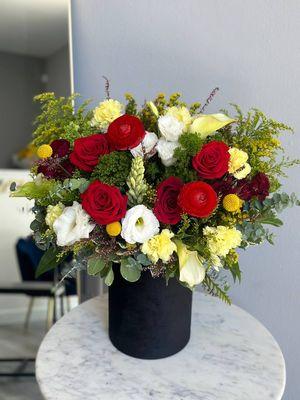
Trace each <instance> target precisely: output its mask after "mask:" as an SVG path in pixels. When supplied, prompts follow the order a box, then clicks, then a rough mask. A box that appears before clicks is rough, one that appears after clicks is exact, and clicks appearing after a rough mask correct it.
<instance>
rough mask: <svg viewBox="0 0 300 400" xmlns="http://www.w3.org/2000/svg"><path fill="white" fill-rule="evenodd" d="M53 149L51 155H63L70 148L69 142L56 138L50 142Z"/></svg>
mask: <svg viewBox="0 0 300 400" xmlns="http://www.w3.org/2000/svg"><path fill="white" fill-rule="evenodd" d="M50 146H51V147H52V150H53V154H52V157H54V156H57V157H65V156H66V155H67V154H68V153H69V150H70V143H69V142H68V140H65V139H57V140H53V142H52V143H51V144H50Z"/></svg>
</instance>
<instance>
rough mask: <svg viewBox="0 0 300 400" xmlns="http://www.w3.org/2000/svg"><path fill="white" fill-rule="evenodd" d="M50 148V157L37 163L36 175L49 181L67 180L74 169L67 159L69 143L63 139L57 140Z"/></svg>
mask: <svg viewBox="0 0 300 400" xmlns="http://www.w3.org/2000/svg"><path fill="white" fill-rule="evenodd" d="M50 146H51V147H52V150H53V153H52V156H51V157H49V158H45V159H42V160H39V161H38V173H42V174H43V175H44V176H45V177H46V178H49V179H66V178H69V177H70V176H71V175H72V174H73V172H74V169H75V168H74V166H73V165H72V164H71V163H70V161H69V159H68V157H67V155H68V154H69V152H70V143H69V142H68V140H65V139H57V140H54V141H53V142H52V143H51V144H50Z"/></svg>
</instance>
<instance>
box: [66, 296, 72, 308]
mask: <svg viewBox="0 0 300 400" xmlns="http://www.w3.org/2000/svg"><path fill="white" fill-rule="evenodd" d="M66 300H67V311H68V312H69V311H71V303H70V297H69V296H66Z"/></svg>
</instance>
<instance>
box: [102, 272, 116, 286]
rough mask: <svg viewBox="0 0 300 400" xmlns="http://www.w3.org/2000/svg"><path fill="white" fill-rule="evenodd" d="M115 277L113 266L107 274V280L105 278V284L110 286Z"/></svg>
mask: <svg viewBox="0 0 300 400" xmlns="http://www.w3.org/2000/svg"><path fill="white" fill-rule="evenodd" d="M114 277H115V275H114V271H113V269H112V268H110V270H109V271H108V274H107V275H106V277H105V280H104V282H105V284H106V285H107V286H110V285H111V284H112V283H113V281H114Z"/></svg>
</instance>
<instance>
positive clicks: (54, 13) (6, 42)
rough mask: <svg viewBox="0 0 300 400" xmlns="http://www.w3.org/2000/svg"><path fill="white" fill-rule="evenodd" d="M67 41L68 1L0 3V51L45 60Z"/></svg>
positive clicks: (6, 0)
mask: <svg viewBox="0 0 300 400" xmlns="http://www.w3.org/2000/svg"><path fill="white" fill-rule="evenodd" d="M67 42H68V0H0V51H8V52H11V53H18V54H27V55H32V56H37V57H46V56H48V55H50V54H52V53H54V52H55V51H56V50H58V49H59V48H61V47H62V46H64V45H65V44H67Z"/></svg>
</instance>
